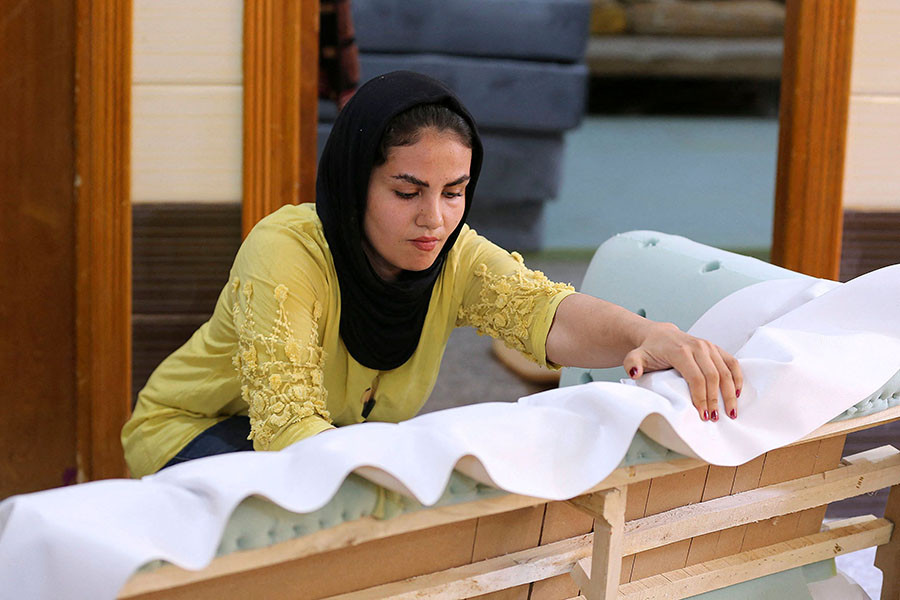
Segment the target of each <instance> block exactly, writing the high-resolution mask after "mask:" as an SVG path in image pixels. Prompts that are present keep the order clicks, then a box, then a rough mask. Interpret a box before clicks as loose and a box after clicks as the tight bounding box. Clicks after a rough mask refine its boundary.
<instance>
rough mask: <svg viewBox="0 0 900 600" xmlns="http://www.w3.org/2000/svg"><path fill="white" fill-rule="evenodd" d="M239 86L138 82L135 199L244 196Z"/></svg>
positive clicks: (237, 199)
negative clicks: (149, 83)
mask: <svg viewBox="0 0 900 600" xmlns="http://www.w3.org/2000/svg"><path fill="white" fill-rule="evenodd" d="M243 101H244V100H243V88H242V87H241V86H240V85H210V86H198V85H175V86H172V85H137V86H134V115H133V121H132V124H133V127H134V136H133V143H132V150H133V174H132V184H131V194H132V201H133V202H135V203H143V202H190V203H198V202H220V203H221V202H231V203H238V202H240V199H241V193H242V191H241V177H242V163H241V161H242V155H241V135H242V133H241V126H242V125H241V111H242V102H243Z"/></svg>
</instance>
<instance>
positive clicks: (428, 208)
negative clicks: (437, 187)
mask: <svg viewBox="0 0 900 600" xmlns="http://www.w3.org/2000/svg"><path fill="white" fill-rule="evenodd" d="M443 220H444V219H443V215H442V214H441V199H440V196H439V195H438V196H437V197H431V195H425V196H423V197H422V202H421V204H420V205H419V214H418V217H417V219H416V224H417V225H419V226H420V227H427V228H428V229H438V228H439V227H440V226H441V223H443Z"/></svg>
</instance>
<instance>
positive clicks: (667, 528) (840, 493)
mask: <svg viewBox="0 0 900 600" xmlns="http://www.w3.org/2000/svg"><path fill="white" fill-rule="evenodd" d="M888 448H890V447H888ZM871 456H873V455H872V454H871V453H870V454H868V455H865V456H860V457H854V458H853V460H854V461H856V462H855V463H854V464H851V465H850V466H845V467H837V468H835V469H832V470H830V471H827V472H826V473H824V474H821V473H816V474H813V475H810V476H807V477H803V478H799V479H795V480H791V481H787V482H783V483H778V484H773V485H769V486H766V487H760V488H757V489H754V490H749V491H746V492H742V493H739V494H735V495H732V496H725V497H721V498H716V499H713V500H707V501H705V502H702V503H700V504H694V505H689V506H681V507H678V508H675V509H672V510H669V511H667V512H664V513H660V514H657V515H652V516H648V517H644V518H642V519H637V520H635V521H629V522H628V523H626V524H625V542H624V552H625V553H626V554H628V553H630V552H640V551H642V550H644V549H646V548H651V547H653V546H654V545H658V544H661V543H662V544H665V543H670V542H672V541H677V540H681V539H687V538H689V537H691V536H694V535H702V534H705V533H708V532H711V531H716V530H719V529H723V528H726V527H729V526H732V525H740V524H744V523H751V522H754V521H760V520H762V519H767V518H769V517H773V516H775V515H785V514H788V513H796V512H797V511H800V510H805V509H808V508H813V507H817V506H819V505H822V504H825V503H827V502H830V501H832V500H840V499H843V498H849V497H851V496H857V495H859V494H866V493H869V492H873V491H875V490H879V489H881V488H884V487H889V486H891V485H895V484H896V483H900V452H898V451H897V450H896V449H893V448H890V450H889V451H885V452H884V453H883V455H880V456H877V458H874V459H871V460H870V459H869V457H871ZM816 530H818V525H817V526H816ZM765 545H768V544H765Z"/></svg>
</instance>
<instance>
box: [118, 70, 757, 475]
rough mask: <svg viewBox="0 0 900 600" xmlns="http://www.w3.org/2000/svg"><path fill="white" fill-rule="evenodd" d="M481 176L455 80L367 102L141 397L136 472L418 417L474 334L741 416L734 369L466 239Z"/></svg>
mask: <svg viewBox="0 0 900 600" xmlns="http://www.w3.org/2000/svg"><path fill="white" fill-rule="evenodd" d="M481 162H482V146H481V141H480V139H479V137H478V131H477V129H476V126H475V122H474V121H473V119H472V117H471V116H470V115H469V113H468V112H467V111H466V109H465V108H464V107H463V106H462V104H461V103H460V102H459V100H458V99H457V98H456V97H455V96H454V94H453V93H452V92H450V91H449V90H448V89H447V88H446V87H445V86H444V85H442V84H441V83H439V82H437V81H435V80H433V79H430V78H428V77H425V76H422V75H418V74H415V73H410V72H395V73H391V74H388V75H383V76H381V77H378V78H376V79H374V80H372V81H370V82H368V83H367V84H366V85H364V86H363V87H362V88H360V89H359V91H358V92H357V93H356V94H355V96H353V98H352V99H351V100H350V102H349V103H348V104H347V105H346V107H345V108H344V109H343V111H341V113H340V114H339V116H338V118H337V120H336V122H335V124H334V128H333V129H332V132H331V135H330V136H329V138H328V142H327V144H326V146H325V150H324V152H323V153H322V157H321V159H320V163H319V172H318V180H317V184H316V203H315V205H312V204H304V205H300V206H286V207H283V208H282V209H280V210H278V211H277V212H275V213H274V214H272V215H270V216H268V217H266V218H265V219H263V220H262V221H260V223H259V224H258V225H257V226H256V227H255V228H254V229H253V231H252V232H251V233H250V235H249V236H248V237H247V239H246V240H245V241H244V244H243V245H242V246H241V249H240V251H239V252H238V255H237V257H236V258H235V262H234V266H233V267H232V270H231V274H230V279H231V281H230V283H229V284H228V285H227V286H226V287H225V289H224V290H223V291H222V293H221V295H220V296H219V300H218V302H217V305H216V308H215V312H214V314H213V316H212V318H211V319H210V320H209V322H207V323H206V324H204V325H203V326H202V327H201V328H200V329H199V330H198V331H197V332H196V333H195V334H194V335H193V336H192V337H191V339H190V340H189V341H188V342H187V343H185V345H184V346H182V347H181V348H179V349H178V350H177V351H176V352H175V353H174V354H172V355H171V356H169V357H168V358H167V359H166V360H165V361H163V363H162V364H160V366H159V367H158V368H157V370H156V371H155V372H154V373H153V375H152V376H151V377H150V380H149V381H148V382H147V385H146V386H145V387H144V389H143V390H142V391H141V392H140V394H139V396H138V402H137V405H136V407H135V410H134V414H133V416H132V418H131V420H130V421H129V422H128V423H127V424H126V425H125V427H124V429H123V431H122V441H123V445H124V447H125V454H126V459H127V462H128V465H129V467H130V468H131V472H132V474H133V475H135V476H142V475H146V474H148V473H153V472H155V471H157V470H159V469H160V468H163V467H165V466H169V465H172V464H177V463H179V462H182V461H185V460H191V459H193V458H198V457H200V456H208V455H212V454H220V453H223V452H231V451H237V450H252V449H255V450H279V449H281V448H284V447H286V446H288V445H290V444H292V443H294V442H296V441H298V440H301V439H303V438H306V437H309V436H311V435H315V434H318V433H321V432H323V431H325V430H327V429H330V428H332V427H335V426H341V425H347V424H351V423H358V422H362V421H364V420H366V419H371V420H376V421H389V422H398V421H401V420H404V419H408V418H410V417H412V416H413V415H415V414H416V413H417V412H418V411H419V409H420V408H421V407H422V405H423V404H424V403H425V400H426V399H427V398H428V395H429V394H430V392H431V389H432V387H433V385H434V382H435V379H436V377H437V372H438V368H439V366H440V361H441V356H442V354H443V351H444V347H445V345H446V343H447V340H448V338H449V336H450V333H451V331H452V330H453V328H454V327H458V326H467V325H468V326H473V327H476V328H477V329H478V330H479V331H480V332H481V333H484V334H488V335H491V336H493V337H495V338H499V339H502V340H504V341H505V342H506V343H507V344H509V345H510V346H512V347H514V348H517V349H518V350H520V351H522V352H524V353H525V354H526V355H528V356H530V357H531V358H533V359H534V360H535V361H537V362H538V363H540V364H544V365H548V366H551V367H556V366H559V365H572V366H581V367H594V368H599V367H610V366H615V365H621V364H624V366H625V368H626V370H627V371H628V372H629V373H630V375H631V377H633V378H637V377H640V376H641V375H642V374H643V373H644V372H647V371H651V370H657V369H665V368H669V367H674V368H676V369H677V370H678V371H679V372H680V373H681V374H682V375H683V376H684V377H685V378H686V379H687V381H688V383H689V385H690V388H691V395H692V399H693V402H694V405H695V407H696V409H697V411H698V415H699V416H700V418H701V419H703V420H707V419H708V420H712V421H716V420H717V419H718V415H719V404H718V403H719V392H721V396H722V400H723V402H724V410H725V413H726V414H728V415H729V416H731V418H736V416H737V413H736V397H737V396H739V395H740V387H741V372H740V367H739V366H738V364H737V361H735V359H734V358H733V357H731V356H730V355H728V354H727V353H725V352H724V351H723V350H721V349H719V348H718V347H716V346H714V345H712V344H710V343H708V342H705V341H703V340H698V339H696V338H693V337H691V336H689V335H687V334H685V333H683V332H681V331H680V330H678V329H677V328H676V327H675V326H673V325H670V324H664V323H655V322H652V321H648V320H647V319H644V318H642V317H639V316H637V315H635V314H633V313H631V312H629V311H627V310H625V309H623V308H621V307H618V306H615V305H613V304H609V303H607V302H604V301H602V300H599V299H596V298H592V297H590V296H586V295H583V294H577V293H575V291H574V290H573V289H572V287H571V286H568V285H562V284H557V283H553V282H550V281H548V280H547V278H546V277H544V275H543V274H542V273H540V272H536V271H530V270H529V269H527V268H525V266H524V265H523V264H522V259H521V257H520V256H518V255H517V254H515V253H513V254H509V253H507V252H506V251H505V250H503V249H501V248H499V247H497V246H495V245H493V244H491V243H490V242H489V241H487V240H486V239H484V238H482V237H480V236H478V235H477V234H476V232H475V231H473V230H471V229H469V228H468V226H466V225H465V219H466V215H467V213H468V211H469V208H470V206H471V204H472V199H473V197H474V192H475V185H476V182H477V181H478V175H479V172H480V169H481Z"/></svg>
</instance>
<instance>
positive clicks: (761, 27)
mask: <svg viewBox="0 0 900 600" xmlns="http://www.w3.org/2000/svg"><path fill="white" fill-rule="evenodd" d="M626 10H627V15H628V29H629V31H631V32H634V33H636V34H638V35H641V34H644V35H648V34H649V35H676V36H697V35H702V36H717V37H727V36H736V37H753V36H779V35H781V34H782V33H783V31H784V5H782V4H781V3H780V2H774V1H773V0H739V1H735V0H732V1H731V2H719V1H710V0H705V1H704V0H692V1H690V2H685V1H684V0H668V1H666V2H638V3H629V4H628V5H627V9H626Z"/></svg>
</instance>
